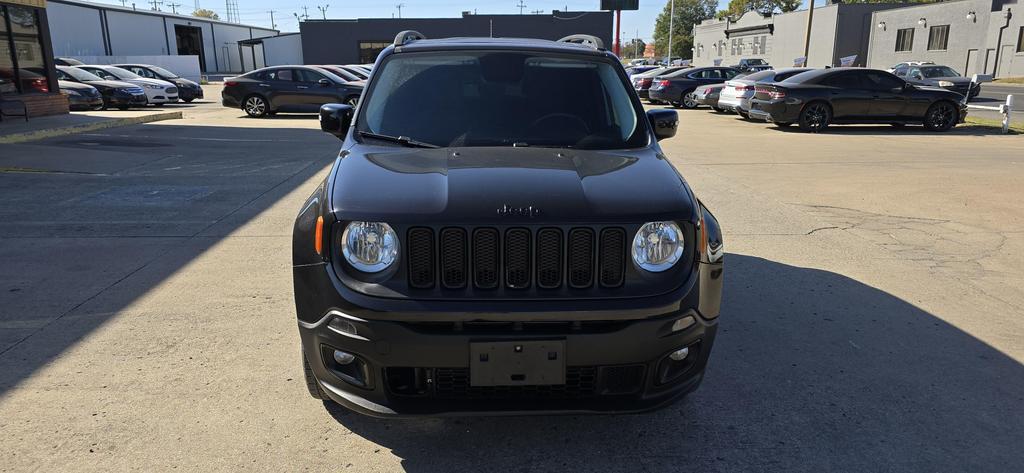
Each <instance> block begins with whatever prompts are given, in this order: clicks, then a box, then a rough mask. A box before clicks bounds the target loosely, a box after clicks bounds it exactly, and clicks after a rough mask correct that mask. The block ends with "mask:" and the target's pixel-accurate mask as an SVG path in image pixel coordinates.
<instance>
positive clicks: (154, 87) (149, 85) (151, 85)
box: [143, 84, 164, 89]
mask: <svg viewBox="0 0 1024 473" xmlns="http://www.w3.org/2000/svg"><path fill="white" fill-rule="evenodd" d="M143 85H144V86H145V87H146V88H147V89H162V88H164V86H162V85H156V84H143Z"/></svg>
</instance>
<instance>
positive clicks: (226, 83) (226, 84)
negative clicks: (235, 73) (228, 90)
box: [224, 80, 238, 87]
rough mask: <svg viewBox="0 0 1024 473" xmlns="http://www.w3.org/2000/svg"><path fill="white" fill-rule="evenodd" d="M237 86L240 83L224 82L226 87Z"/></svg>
mask: <svg viewBox="0 0 1024 473" xmlns="http://www.w3.org/2000/svg"><path fill="white" fill-rule="evenodd" d="M236 85H238V82H235V81H233V80H228V81H224V87H234V86H236Z"/></svg>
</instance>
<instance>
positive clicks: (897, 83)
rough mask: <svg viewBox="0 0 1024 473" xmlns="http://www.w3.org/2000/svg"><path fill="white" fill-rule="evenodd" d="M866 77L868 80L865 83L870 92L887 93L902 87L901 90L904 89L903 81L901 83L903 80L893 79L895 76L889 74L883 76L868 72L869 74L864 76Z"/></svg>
mask: <svg viewBox="0 0 1024 473" xmlns="http://www.w3.org/2000/svg"><path fill="white" fill-rule="evenodd" d="M864 77H865V79H867V80H866V81H865V82H866V85H867V88H868V89H870V90H885V91H889V90H893V89H895V88H897V87H900V88H902V87H903V81H901V80H899V79H897V78H895V77H893V76H891V75H889V74H881V73H878V72H868V73H866V74H864Z"/></svg>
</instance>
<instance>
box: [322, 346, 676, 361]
mask: <svg viewBox="0 0 1024 473" xmlns="http://www.w3.org/2000/svg"><path fill="white" fill-rule="evenodd" d="M689 354H690V348H689V347H683V348H680V349H678V350H676V351H674V352H672V353H671V354H669V355H668V357H669V358H671V359H672V360H673V361H683V360H685V359H686V357H687V356H688V355H689ZM346 355H347V353H346ZM349 356H351V355H349ZM334 358H335V359H337V358H338V352H334Z"/></svg>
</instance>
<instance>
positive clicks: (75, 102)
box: [68, 95, 103, 110]
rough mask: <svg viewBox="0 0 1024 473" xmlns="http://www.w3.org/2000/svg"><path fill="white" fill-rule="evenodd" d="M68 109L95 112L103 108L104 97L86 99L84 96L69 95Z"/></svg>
mask: <svg viewBox="0 0 1024 473" xmlns="http://www.w3.org/2000/svg"><path fill="white" fill-rule="evenodd" d="M68 107H69V108H70V109H71V110H95V109H97V108H101V107H103V97H100V96H97V97H86V96H82V95H78V96H75V95H69V96H68Z"/></svg>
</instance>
